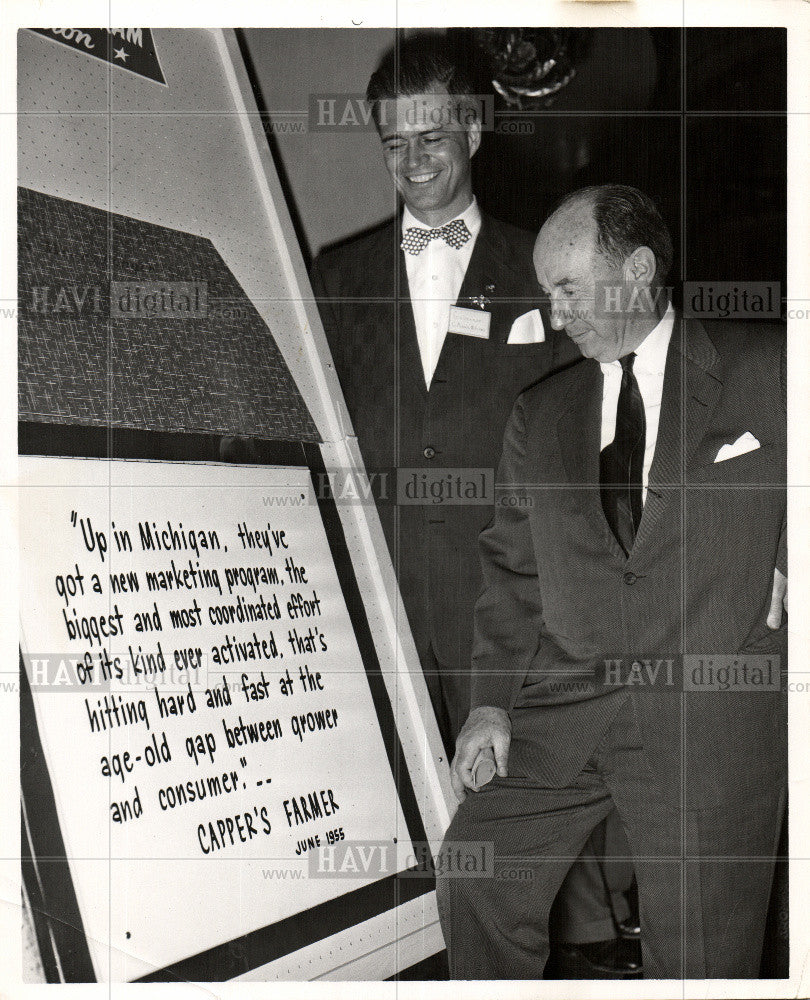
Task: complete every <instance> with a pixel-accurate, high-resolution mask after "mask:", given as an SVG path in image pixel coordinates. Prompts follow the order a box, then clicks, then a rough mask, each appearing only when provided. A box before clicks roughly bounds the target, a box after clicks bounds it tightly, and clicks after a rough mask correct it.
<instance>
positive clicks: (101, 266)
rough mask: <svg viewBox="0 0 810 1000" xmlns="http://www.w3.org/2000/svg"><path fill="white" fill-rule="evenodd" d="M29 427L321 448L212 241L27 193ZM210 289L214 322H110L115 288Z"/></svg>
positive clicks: (24, 256) (22, 336)
mask: <svg viewBox="0 0 810 1000" xmlns="http://www.w3.org/2000/svg"><path fill="white" fill-rule="evenodd" d="M18 211H19V232H20V244H19V280H20V288H19V297H20V319H19V414H20V419H23V420H36V421H47V422H55V423H80V424H91V425H95V426H105V427H106V426H116V427H135V428H141V429H150V430H161V431H207V432H209V433H217V434H219V433H228V434H251V435H255V436H261V437H265V438H271V439H275V440H289V441H318V440H319V436H318V432H317V429H316V427H315V424H314V423H313V420H312V418H311V416H310V414H309V411H308V409H307V407H306V405H305V403H304V401H303V399H302V398H301V395H300V393H299V391H298V388H297V387H296V384H295V382H294V380H293V378H292V376H291V375H290V372H289V370H288V369H287V366H286V364H285V363H284V360H283V358H282V356H281V354H280V352H279V350H278V348H277V346H276V343H275V341H274V339H273V336H272V334H271V333H270V330H269V329H268V328H267V326H266V324H265V323H264V321H263V320H262V318H261V317H260V316H259V314H258V313H257V311H256V309H255V308H254V306H253V304H252V303H251V301H250V300H249V299H248V298H247V296H246V295H245V293H244V291H243V289H242V288H241V286H240V285H239V284H238V282H237V281H236V279H235V278H234V277H233V275H232V274H231V272H230V271H229V269H228V268H227V267H226V265H225V263H224V262H223V260H222V258H221V257H220V256H219V254H218V253H217V251H216V250H215V249H214V247H213V245H212V244H211V242H210V241H209V240H205V239H202V238H201V237H198V236H194V235H191V234H189V233H183V232H179V231H177V230H173V229H167V228H165V227H163V226H156V225H153V224H151V223H147V222H142V221H140V220H137V219H131V218H128V217H126V216H123V215H116V214H114V213H109V212H104V211H101V210H100V209H97V208H92V207H90V206H88V205H81V204H79V203H77V202H73V201H65V200H63V199H61V198H54V197H52V196H50V195H45V194H41V193H39V192H35V191H30V190H28V189H25V188H21V189H20V193H19V208H18ZM111 280H112V281H121V282H123V281H126V282H132V283H134V284H135V285H137V284H138V283H141V284H142V283H144V282H161V283H164V284H165V283H167V282H177V281H183V282H202V281H204V282H206V283H207V296H208V311H207V315H206V316H204V317H203V318H199V319H195V318H189V317H182V318H178V317H174V316H173V317H151V318H150V317H144V318H130V317H129V316H128V317H126V318H118V317H111V316H110V302H109V288H110V281H111Z"/></svg>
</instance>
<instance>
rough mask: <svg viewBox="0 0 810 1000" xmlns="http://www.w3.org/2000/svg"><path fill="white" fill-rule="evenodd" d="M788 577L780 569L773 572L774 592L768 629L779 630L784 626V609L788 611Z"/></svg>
mask: <svg viewBox="0 0 810 1000" xmlns="http://www.w3.org/2000/svg"><path fill="white" fill-rule="evenodd" d="M787 584H788V581H787V577H786V576H785V574H784V573H780V572H779V570H778V569H775V570H774V571H773V591H772V592H771V609H770V611H769V612H768V628H774V629H776V628H779V626H780V625H781V624H782V608H784V609H785V611H787V609H788V602H787Z"/></svg>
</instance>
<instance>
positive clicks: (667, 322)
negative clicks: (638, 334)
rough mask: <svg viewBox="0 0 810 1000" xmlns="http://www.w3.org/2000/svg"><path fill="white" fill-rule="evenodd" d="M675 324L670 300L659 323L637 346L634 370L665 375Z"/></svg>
mask: <svg viewBox="0 0 810 1000" xmlns="http://www.w3.org/2000/svg"><path fill="white" fill-rule="evenodd" d="M674 326H675V310H674V309H673V307H672V303H671V302H670V303H669V304H668V305H667V308H666V312H665V313H664V315H663V316H662V317H661V319H660V320H659V322H658V325H657V326H656V327H654V328H653V329H652V330H651V331H650V332H649V333H648V334H647V336H646V337H645V338H644V340H643V341H642V342H641V343H640V344H639V345H638V347H637V348H636V360H635V364H634V365H633V371H635V372H639V371H640V372H645V373H646V374H647V375H663V374H664V370H665V369H666V366H667V351H668V350H669V341H670V338H671V337H672V329H673V327H674Z"/></svg>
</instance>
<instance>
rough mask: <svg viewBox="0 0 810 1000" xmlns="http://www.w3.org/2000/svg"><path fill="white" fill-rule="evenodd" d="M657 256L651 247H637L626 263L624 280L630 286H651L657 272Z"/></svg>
mask: <svg viewBox="0 0 810 1000" xmlns="http://www.w3.org/2000/svg"><path fill="white" fill-rule="evenodd" d="M656 270H657V268H656V264H655V254H654V253H653V252H652V250H650V248H649V247H637V248H636V249H635V250H634V251H633V252H632V253H631V254H630V256H629V257H628V258H627V260H626V261H625V262H624V280H625V281H626V282H627V283H628V284H635V285H647V286H649V285H651V284H652V283H653V281H654V279H655V272H656Z"/></svg>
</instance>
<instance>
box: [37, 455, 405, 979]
mask: <svg viewBox="0 0 810 1000" xmlns="http://www.w3.org/2000/svg"><path fill="white" fill-rule="evenodd" d="M20 464H21V478H22V482H23V483H24V485H23V489H22V502H21V511H22V512H23V516H22V518H21V569H22V572H21V581H22V583H21V596H20V607H21V617H22V634H23V638H24V653H25V660H26V665H27V670H28V676H29V680H30V683H31V689H32V693H33V698H34V705H35V710H36V716H37V722H38V727H39V731H40V733H41V737H42V742H43V748H44V753H45V757H46V763H47V766H48V770H49V772H50V775H51V779H52V784H53V788H54V794H55V798H56V806H57V811H58V818H59V823H60V826H61V830H62V834H63V837H64V841H65V846H66V852H67V856H68V859H69V861H70V867H71V874H72V877H73V882H74V885H75V889H76V895H77V899H78V903H79V908H80V911H81V914H82V918H83V920H84V923H85V931H86V933H87V938H88V942H89V945H90V949H91V954H92V957H93V961H94V964H95V966H96V969H97V972H98V974H99V976H100V978H110V979H113V980H121V979H132V978H136V977H137V976H139V975H144V974H146V973H148V972H150V971H152V970H153V969H155V968H162V967H165V966H166V965H169V964H171V963H173V962H175V961H177V960H180V959H182V958H185V957H188V956H191V955H196V954H199V953H200V952H203V951H205V950H206V949H209V948H212V947H214V946H216V945H219V944H222V943H223V942H226V941H231V940H233V939H235V938H237V937H239V936H240V935H244V934H246V933H249V932H250V931H252V930H255V929H257V928H261V927H265V926H267V925H272V924H275V923H276V922H278V921H280V920H283V919H285V918H288V917H290V916H291V915H293V914H296V913H301V912H302V911H306V910H309V909H310V908H312V907H315V906H318V905H319V904H321V903H324V902H326V901H328V900H331V899H335V898H336V897H338V896H341V895H343V894H344V893H347V892H350V891H352V890H354V889H357V888H358V887H359V886H360V885H365V884H368V881H369V878H370V877H380V878H382V877H385V876H388V875H391V874H393V873H394V872H395V871H396V870H397V869H396V866H397V865H398V864H401V862H402V861H403V860H404V859H405V858H406V857H407V856H409V855H410V852H411V851H412V850H413V845H412V844H411V843H410V840H409V836H408V831H407V827H406V824H405V819H404V816H403V813H402V809H401V806H400V801H399V796H398V794H397V789H396V787H395V784H394V780H393V775H392V768H391V764H390V763H389V756H388V753H387V751H386V747H385V745H384V742H383V738H382V735H381V732H380V728H379V724H378V719H377V714H376V711H375V707H374V704H373V699H372V693H371V689H370V686H369V681H368V676H367V673H366V669H365V666H364V664H363V661H362V658H361V655H360V651H359V649H358V645H357V641H356V638H355V633H354V631H353V628H352V623H351V620H350V617H349V613H348V611H347V608H346V603H345V600H344V596H343V592H342V589H341V584H340V580H339V578H338V574H337V572H336V569H335V565H334V561H333V557H332V553H331V550H330V544H329V540H328V538H327V534H326V531H325V529H324V524H323V521H322V518H321V514H320V511H319V508H318V506H317V504H316V503H315V502H314V501H313V500H312V496H311V480H310V475H309V471H308V469H307V468H297V467H296V468H289V467H284V468H269V469H268V468H244V467H219V466H206V465H191V464H183V465H182V466H180V465H174V464H171V463H152V462H123V461H114V462H101V461H96V460H85V459H56V458H26V459H21V462H20ZM341 841H350V842H352V843H356V842H360V843H368V844H374V845H377V849H378V850H379V851H380V859H378V860H376V861H374V862H373V865H376V868H374V867H373V865H372V870H373V872H376V876H374V875H373V874H372V875H369V873H358V872H357V871H354V872H352V871H350V870H347V871H336V872H334V873H332V874H331V875H326V876H324V875H323V874H321V875H319V874H317V873H311V868H312V867H313V864H312V861H313V859H314V857H315V854H316V853H318V856H320V854H319V849H320V848H322V847H329V846H335V845H339V844H340V842H341ZM386 844H390V845H396V846H395V847H392V850H393V852H394V854H393V855H391V854H390V852H389V855H388V857H389V858H393V859H394V862H393V863H394V866H395V867H389V865H390V863H391V862H390V860H386V861H385V862H384V863H381V862H382V857H383V854H385V852H384V851H382V850H381V845H382V846H384V845H386ZM397 854H398V856H399V859H400V861H399V862H398V861H397V860H396V856H397ZM358 875H361V876H362V877H358ZM169 930H170V932H169Z"/></svg>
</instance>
